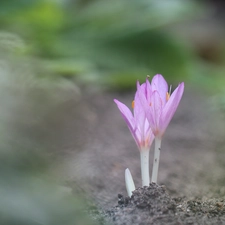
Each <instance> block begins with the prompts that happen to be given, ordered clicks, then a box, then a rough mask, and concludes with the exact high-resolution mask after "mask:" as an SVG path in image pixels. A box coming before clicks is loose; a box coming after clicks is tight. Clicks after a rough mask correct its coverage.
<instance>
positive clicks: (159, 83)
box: [151, 74, 168, 106]
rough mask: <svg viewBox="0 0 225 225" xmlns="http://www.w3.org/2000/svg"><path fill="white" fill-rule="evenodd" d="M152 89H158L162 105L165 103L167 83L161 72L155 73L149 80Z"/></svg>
mask: <svg viewBox="0 0 225 225" xmlns="http://www.w3.org/2000/svg"><path fill="white" fill-rule="evenodd" d="M151 87H152V91H158V93H159V96H160V98H161V99H162V103H163V106H164V105H165V104H166V93H167V92H168V84H167V82H166V80H165V79H164V77H163V76H162V75H161V74H156V75H155V76H154V77H153V78H152V82H151Z"/></svg>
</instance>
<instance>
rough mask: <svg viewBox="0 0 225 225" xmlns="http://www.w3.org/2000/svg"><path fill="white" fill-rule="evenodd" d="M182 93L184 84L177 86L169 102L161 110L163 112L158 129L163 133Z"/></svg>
mask: <svg viewBox="0 0 225 225" xmlns="http://www.w3.org/2000/svg"><path fill="white" fill-rule="evenodd" d="M183 92H184V83H181V84H179V85H178V87H177V88H176V89H175V91H174V92H173V93H172V95H171V96H170V99H169V101H168V102H167V103H166V105H165V107H164V108H163V112H162V115H161V118H160V128H161V130H162V131H163V132H162V133H164V132H165V130H166V128H167V126H168V125H169V123H170V121H171V119H172V117H173V115H174V113H175V112H176V110H177V107H178V105H179V103H180V100H181V98H182V95H183Z"/></svg>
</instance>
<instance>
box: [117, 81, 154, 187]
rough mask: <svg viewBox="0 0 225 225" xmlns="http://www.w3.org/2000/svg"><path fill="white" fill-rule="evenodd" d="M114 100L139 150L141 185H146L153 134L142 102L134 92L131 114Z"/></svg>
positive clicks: (147, 182)
mask: <svg viewBox="0 0 225 225" xmlns="http://www.w3.org/2000/svg"><path fill="white" fill-rule="evenodd" d="M144 85H145V84H144ZM114 102H115V103H116V104H117V106H118V108H119V110H120V112H121V114H122V116H123V118H124V120H125V122H126V123H127V126H128V128H129V130H130V132H131V134H132V136H133V138H134V140H135V142H136V144H137V146H138V148H139V150H140V157H141V174H142V185H143V186H148V185H149V183H150V177H149V150H150V147H151V144H152V141H153V139H154V135H153V133H152V130H151V128H150V124H149V122H148V120H147V118H146V114H145V111H144V109H143V106H142V103H141V101H140V99H139V94H138V92H136V94H135V98H134V101H133V102H132V108H133V114H132V112H131V110H130V109H129V108H128V107H127V106H126V105H124V104H123V103H121V102H120V101H118V100H116V99H114Z"/></svg>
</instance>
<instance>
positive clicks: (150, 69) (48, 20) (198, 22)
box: [0, 0, 225, 225]
mask: <svg viewBox="0 0 225 225" xmlns="http://www.w3.org/2000/svg"><path fill="white" fill-rule="evenodd" d="M224 11H225V7H224V3H223V1H203V0H202V1H197V0H196V1H194V0H193V1H186V0H170V1H168V0H113V1H112V0H1V2H0V87H1V88H0V89H1V90H0V91H1V97H0V101H1V112H0V123H1V138H0V140H1V144H0V147H1V155H0V165H1V172H0V183H1V185H0V198H1V204H0V205H1V208H0V221H1V222H0V223H1V224H55V225H56V224H88V223H89V222H87V220H88V219H87V220H86V218H85V217H84V216H80V212H81V211H83V210H81V208H80V203H79V204H76V202H77V201H78V202H79V201H80V200H78V198H77V197H75V199H74V200H71V197H69V199H68V196H67V195H66V199H65V198H64V194H62V195H61V194H58V192H60V193H61V192H62V193H64V191H61V189H60V190H59V186H58V184H55V179H54V178H52V177H51V179H48V178H49V176H50V175H49V174H48V172H47V171H48V165H49V162H48V161H47V162H46V157H45V155H43V154H40V152H41V153H43V152H45V151H46V149H48V150H49V149H50V150H51V148H53V149H54V147H52V143H51V140H49V139H48V138H46V136H45V135H44V134H49V132H51V131H49V130H48V127H47V125H46V127H45V128H44V132H43V129H40V131H39V133H38V132H37V134H36V133H35V134H34V135H33V136H32V134H30V135H31V136H32V138H30V136H29V137H27V138H26V135H27V133H26V132H25V131H24V129H25V128H24V127H27V126H28V127H29V126H31V127H35V128H36V126H38V125H39V124H40V123H45V124H46V121H45V120H48V119H49V118H47V119H46V115H49V114H51V113H54V107H55V104H57V103H58V102H59V101H61V102H62V101H64V100H65V98H66V97H65V95H64V94H65V93H67V91H68V92H73V91H74V92H75V93H77V92H76V90H75V89H76V88H75V87H76V86H78V87H81V88H80V90H81V92H82V90H83V89H82V87H94V88H97V89H101V90H103V91H107V90H113V91H121V92H123V91H127V90H130V89H134V87H135V82H136V80H137V79H139V80H140V81H144V80H145V77H146V75H150V76H153V75H154V74H156V73H161V74H163V75H164V76H165V77H166V79H167V80H168V81H169V83H177V82H181V81H185V82H187V83H188V84H190V85H192V86H195V87H196V88H199V89H200V90H204V91H207V92H209V93H213V95H215V96H216V98H215V100H216V101H218V102H219V107H221V108H222V109H225V97H224V96H225V89H224V85H225V78H224V73H225V48H224V46H225V41H224V40H225V38H224V37H225V31H224V23H225V17H224V16H223V14H224ZM62 89H63V91H62V92H61V90H62ZM57 90H60V91H57ZM36 92H37V93H38V94H37V93H36ZM27 104H28V106H29V107H27ZM40 105H41V107H40ZM49 105H50V106H52V107H50V106H49ZM49 107H50V108H51V110H49ZM25 108H26V110H25ZM27 113H28V114H29V115H30V114H32V115H34V117H35V118H36V120H35V121H34V120H33V119H28V117H29V116H28V117H27V118H26V116H27ZM22 118H23V119H22ZM24 118H26V119H25V120H24ZM37 118H38V119H37ZM21 121H26V124H25V125H26V126H25V125H24V123H23V124H22V123H21ZM52 123H55V124H57V119H55V120H54V121H53V122H52ZM58 126H59V125H56V128H57V129H60V127H58ZM17 127H20V128H19V129H17ZM21 127H22V128H21ZM37 130H38V129H37ZM47 137H49V136H47ZM21 140H23V141H22V142H21ZM40 140H41V141H40ZM40 142H41V143H40ZM21 143H22V144H21ZM55 145H57V143H56V144H55ZM30 149H32V151H30ZM34 159H35V160H34ZM3 162H4V163H3ZM31 168H32V169H31ZM46 174H47V175H46ZM46 177H47V179H46ZM15 179H16V180H15ZM25 184H26V185H25ZM9 187H10V188H9ZM2 196H4V201H3V200H2V199H3V197H2ZM21 196H22V197H21ZM46 196H48V197H47V198H46ZM62 197H63V199H62ZM37 199H38V200H37ZM74 202H75V203H74ZM74 205H75V206H76V205H79V207H78V208H77V207H75V206H74ZM19 208H20V211H19V213H18V209H19ZM59 212H60V213H59ZM59 218H60V219H59ZM65 218H66V219H65ZM78 221H79V223H78Z"/></svg>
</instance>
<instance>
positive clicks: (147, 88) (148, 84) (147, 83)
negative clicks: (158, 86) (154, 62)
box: [146, 78, 152, 103]
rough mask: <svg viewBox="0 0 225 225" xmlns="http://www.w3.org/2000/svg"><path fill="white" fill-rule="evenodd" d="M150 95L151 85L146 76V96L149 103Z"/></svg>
mask: <svg viewBox="0 0 225 225" xmlns="http://www.w3.org/2000/svg"><path fill="white" fill-rule="evenodd" d="M151 95H152V87H151V84H150V82H149V80H148V78H146V98H147V101H148V102H149V103H150V101H151Z"/></svg>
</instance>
